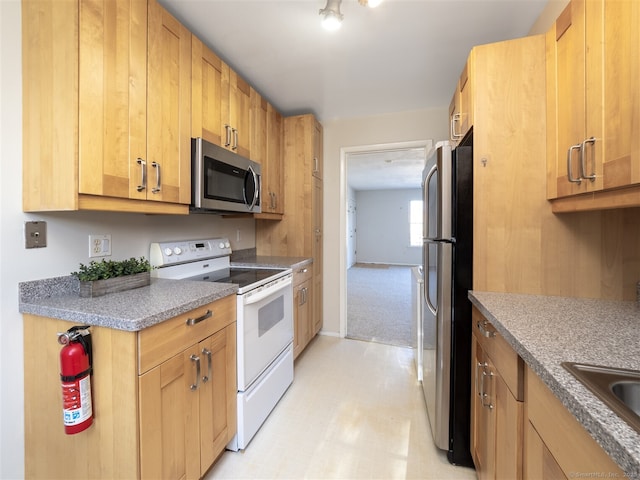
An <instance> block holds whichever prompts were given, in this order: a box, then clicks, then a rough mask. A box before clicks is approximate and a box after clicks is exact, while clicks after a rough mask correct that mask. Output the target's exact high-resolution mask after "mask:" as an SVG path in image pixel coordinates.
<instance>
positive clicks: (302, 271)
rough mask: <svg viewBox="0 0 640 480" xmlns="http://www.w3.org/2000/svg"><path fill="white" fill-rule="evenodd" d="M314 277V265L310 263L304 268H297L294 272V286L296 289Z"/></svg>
mask: <svg viewBox="0 0 640 480" xmlns="http://www.w3.org/2000/svg"><path fill="white" fill-rule="evenodd" d="M312 276H313V265H312V264H310V263H308V264H306V265H304V266H302V267H299V268H296V269H295V270H294V271H293V286H294V288H295V287H296V286H297V285H300V284H301V283H303V282H306V281H307V280H309V279H310V278H311V277H312Z"/></svg>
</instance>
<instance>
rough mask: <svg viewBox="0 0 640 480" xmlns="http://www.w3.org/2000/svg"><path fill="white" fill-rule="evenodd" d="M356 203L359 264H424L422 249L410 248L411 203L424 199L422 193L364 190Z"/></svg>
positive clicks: (359, 192) (412, 190)
mask: <svg viewBox="0 0 640 480" xmlns="http://www.w3.org/2000/svg"><path fill="white" fill-rule="evenodd" d="M356 199H357V204H358V213H357V216H356V217H357V224H358V231H357V235H356V239H357V254H356V259H357V261H358V262H359V263H386V264H391V265H419V264H420V263H422V248H421V247H420V246H418V247H412V246H411V245H409V202H410V201H411V200H421V199H422V191H421V190H420V189H410V190H409V189H405V190H362V191H358V192H357V193H356Z"/></svg>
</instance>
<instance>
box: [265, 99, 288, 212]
mask: <svg viewBox="0 0 640 480" xmlns="http://www.w3.org/2000/svg"><path fill="white" fill-rule="evenodd" d="M282 135H283V131H282V115H281V114H280V113H279V112H278V111H277V110H276V109H275V108H273V106H272V105H271V104H268V105H267V155H266V159H265V163H264V164H263V165H262V179H263V192H265V188H266V192H267V194H268V196H264V193H263V204H262V208H263V211H264V208H265V205H267V206H268V211H269V212H270V213H279V214H283V213H284V169H283V162H284V157H283V152H282Z"/></svg>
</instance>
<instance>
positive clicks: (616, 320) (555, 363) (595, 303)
mask: <svg viewBox="0 0 640 480" xmlns="http://www.w3.org/2000/svg"><path fill="white" fill-rule="evenodd" d="M469 298H470V299H471V302H472V303H473V304H474V305H475V306H476V307H477V308H478V309H479V310H480V312H482V314H484V315H485V317H486V318H487V319H488V320H489V321H491V323H492V324H493V325H494V326H495V328H496V330H498V331H499V332H500V334H501V335H502V336H503V337H504V338H505V340H506V341H507V342H508V343H509V344H510V345H511V346H512V347H513V349H514V350H515V351H516V352H517V353H518V355H520V357H521V358H522V359H523V360H524V361H525V363H526V364H527V365H528V366H529V367H530V368H531V369H532V370H533V371H534V372H535V373H537V374H538V376H540V378H541V379H542V381H544V383H545V384H546V385H547V386H548V387H549V388H550V389H551V391H552V392H554V394H555V395H556V397H558V398H559V399H560V400H561V401H562V403H563V404H564V405H565V407H566V408H567V409H568V410H569V411H570V412H571V413H572V414H573V415H574V416H575V417H576V418H577V419H578V421H579V422H580V423H581V424H582V425H583V426H584V427H585V428H586V430H587V431H588V432H590V434H591V435H592V437H593V438H594V439H595V440H596V441H597V442H598V443H599V444H600V445H601V446H602V447H603V448H604V450H605V451H606V452H607V453H608V454H609V455H610V456H611V458H612V459H613V460H614V461H616V462H617V463H618V465H620V467H621V468H622V469H623V470H624V471H625V473H626V474H627V475H628V477H629V478H636V479H640V434H639V433H638V432H636V431H635V430H634V429H633V428H631V427H630V426H629V425H628V424H627V423H626V422H625V421H624V420H622V419H621V418H620V417H619V416H617V415H616V414H615V413H613V411H612V410H611V409H610V408H609V407H607V406H606V405H605V404H604V403H602V402H601V401H600V400H599V399H598V398H597V397H596V396H595V395H593V394H592V393H591V392H590V391H589V390H587V388H586V387H585V386H583V385H582V383H580V382H579V381H578V380H576V379H575V377H574V376H573V375H572V374H570V373H569V372H568V371H566V370H565V369H564V368H563V367H562V366H561V365H560V364H561V362H579V363H591V364H595V365H603V366H608V367H618V368H628V369H632V370H640V308H639V307H638V306H637V304H636V302H622V301H608V300H596V299H581V298H566V297H546V296H537V295H518V294H506V293H488V292H475V291H474V292H470V293H469Z"/></svg>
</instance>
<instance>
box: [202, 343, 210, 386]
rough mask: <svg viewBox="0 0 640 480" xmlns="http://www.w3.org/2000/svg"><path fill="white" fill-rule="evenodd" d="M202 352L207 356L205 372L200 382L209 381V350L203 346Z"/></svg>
mask: <svg viewBox="0 0 640 480" xmlns="http://www.w3.org/2000/svg"><path fill="white" fill-rule="evenodd" d="M202 354H203V355H206V357H207V374H206V375H205V376H204V377H202V383H207V382H208V381H209V379H210V378H211V375H212V373H211V368H212V366H211V350H209V349H207V348H203V349H202Z"/></svg>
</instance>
